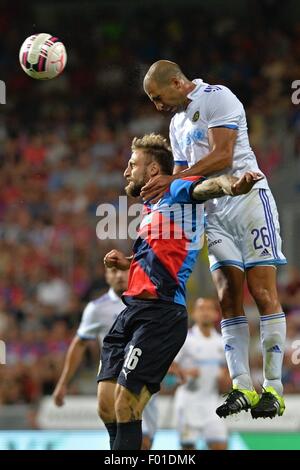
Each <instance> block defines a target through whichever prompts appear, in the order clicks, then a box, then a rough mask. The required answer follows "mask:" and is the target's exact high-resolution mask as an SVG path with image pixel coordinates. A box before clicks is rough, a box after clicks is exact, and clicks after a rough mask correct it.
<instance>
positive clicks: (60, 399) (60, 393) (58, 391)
mask: <svg viewBox="0 0 300 470" xmlns="http://www.w3.org/2000/svg"><path fill="white" fill-rule="evenodd" d="M66 394H67V387H66V386H65V385H61V384H57V385H56V387H55V390H54V392H53V401H54V403H55V405H56V406H63V405H64V404H65V402H64V398H65V396H66Z"/></svg>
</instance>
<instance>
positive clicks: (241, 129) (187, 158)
mask: <svg viewBox="0 0 300 470" xmlns="http://www.w3.org/2000/svg"><path fill="white" fill-rule="evenodd" d="M193 82H194V83H195V84H196V88H194V90H193V91H192V92H191V93H189V94H188V95H187V96H188V98H189V99H190V100H191V102H190V103H189V105H188V106H187V108H186V109H185V110H184V111H182V112H179V113H176V114H175V116H174V117H173V118H172V120H171V123H170V142H171V146H172V151H173V155H174V161H175V164H176V165H188V166H192V165H194V164H195V163H197V162H198V161H199V160H201V159H202V158H203V157H204V156H205V155H207V154H208V153H209V152H210V147H209V141H208V129H210V128H213V127H227V128H230V129H236V130H237V139H236V142H235V146H234V151H233V163H232V167H231V168H230V169H228V170H227V171H225V170H222V171H221V172H218V173H215V174H214V176H217V175H219V174H221V173H222V174H224V173H227V174H231V175H235V176H240V175H241V174H243V173H244V172H245V171H259V172H261V171H260V169H259V167H258V165H257V161H256V157H255V155H254V152H253V150H252V149H251V147H250V144H249V138H248V132H247V121H246V115H245V110H244V107H243V105H242V103H241V102H240V100H239V99H238V98H237V97H236V96H235V95H234V94H233V93H232V92H231V91H230V90H229V89H228V88H227V87H225V86H224V85H209V84H208V83H204V82H203V81H202V80H201V79H196V80H193ZM255 188H256V189H258V188H268V183H267V181H266V179H263V180H261V181H259V182H258V183H257V184H256V185H255ZM227 199H228V197H224V198H220V199H213V200H212V201H209V203H206V209H209V210H210V209H213V208H217V207H224V204H226V200H227Z"/></svg>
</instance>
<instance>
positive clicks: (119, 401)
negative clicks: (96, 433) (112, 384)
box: [113, 384, 151, 450]
mask: <svg viewBox="0 0 300 470" xmlns="http://www.w3.org/2000/svg"><path fill="white" fill-rule="evenodd" d="M150 398H151V393H150V392H149V390H148V389H147V387H146V386H143V388H142V390H141V392H140V393H138V394H136V393H134V392H132V391H130V390H128V389H127V388H125V387H123V385H120V384H117V387H116V400H115V412H116V418H117V436H116V439H115V442H114V446H113V449H114V450H129V449H130V450H138V449H141V447H142V413H143V410H144V408H145V406H146V404H147V402H148V401H149V400H150Z"/></svg>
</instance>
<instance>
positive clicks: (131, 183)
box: [124, 150, 149, 197]
mask: <svg viewBox="0 0 300 470" xmlns="http://www.w3.org/2000/svg"><path fill="white" fill-rule="evenodd" d="M148 163H149V162H148V157H147V155H145V154H144V152H143V151H142V150H135V151H134V152H133V153H132V155H131V158H130V160H129V162H128V165H127V168H126V170H125V171H124V177H125V178H126V180H127V182H128V185H127V186H126V187H125V191H126V194H127V195H128V196H131V197H138V196H139V195H140V193H141V189H142V187H143V186H145V184H146V183H147V182H148V180H149V176H148V171H147V168H148Z"/></svg>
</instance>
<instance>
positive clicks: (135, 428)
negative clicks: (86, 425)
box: [113, 300, 187, 450]
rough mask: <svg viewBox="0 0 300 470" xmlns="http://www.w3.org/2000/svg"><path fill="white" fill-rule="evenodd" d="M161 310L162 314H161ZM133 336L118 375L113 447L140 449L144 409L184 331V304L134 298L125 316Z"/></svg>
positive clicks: (174, 352) (157, 388)
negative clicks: (115, 427)
mask: <svg viewBox="0 0 300 470" xmlns="http://www.w3.org/2000/svg"><path fill="white" fill-rule="evenodd" d="M162 312H163V315H162ZM129 327H130V329H131V331H132V337H131V339H130V341H129V343H128V344H127V346H126V348H125V359H124V361H123V367H122V370H121V371H120V374H119V377H118V388H117V391H116V402H115V410H116V417H117V428H118V430H117V436H116V440H115V442H114V447H113V449H114V450H136V449H140V446H141V441H142V427H141V419H142V412H143V409H144V407H145V405H146V403H147V402H148V400H149V399H150V397H151V394H153V393H156V392H157V391H158V390H159V388H160V383H161V381H162V379H163V377H164V376H165V374H166V373H167V371H168V369H169V367H170V365H171V363H172V361H173V360H174V357H175V356H176V354H177V353H178V351H179V349H180V348H181V346H182V345H183V343H184V341H185V338H186V334H187V313H186V309H185V308H184V307H183V306H179V305H177V304H168V303H166V302H159V301H142V300H139V301H136V303H135V305H134V306H133V307H132V308H131V314H130V315H129V316H128V328H129Z"/></svg>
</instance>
